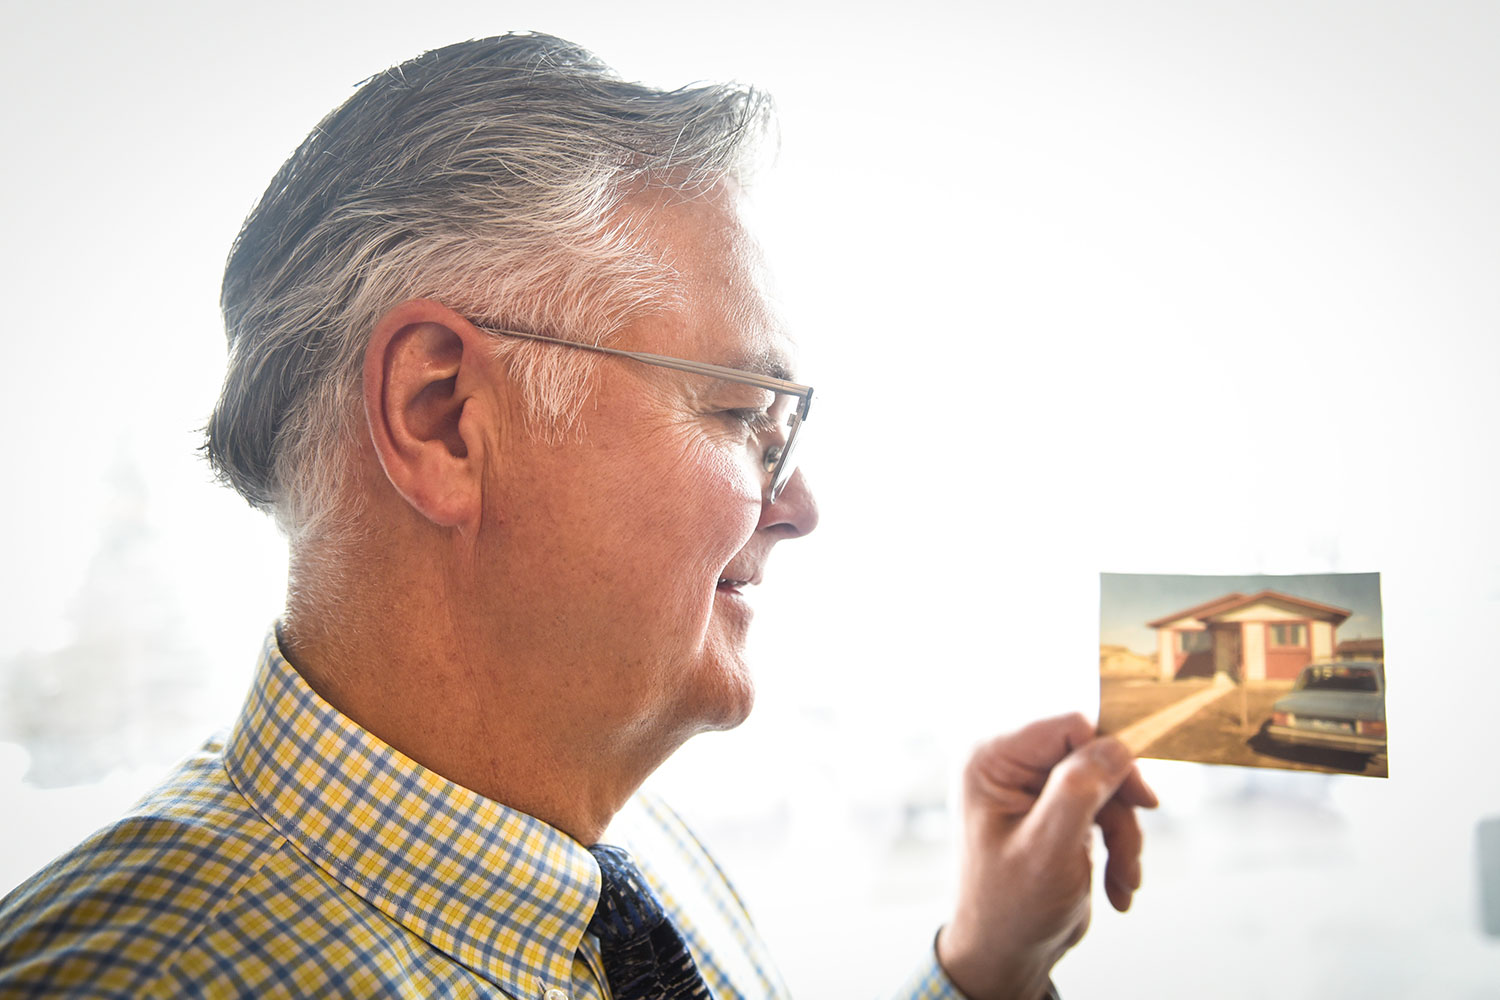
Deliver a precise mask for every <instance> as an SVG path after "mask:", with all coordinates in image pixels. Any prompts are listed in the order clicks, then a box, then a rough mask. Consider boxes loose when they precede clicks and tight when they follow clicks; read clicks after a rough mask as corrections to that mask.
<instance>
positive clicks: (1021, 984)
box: [937, 715, 1156, 1000]
mask: <svg viewBox="0 0 1500 1000" xmlns="http://www.w3.org/2000/svg"><path fill="white" fill-rule="evenodd" d="M1137 806H1140V807H1144V808H1148V809H1149V808H1154V807H1155V806H1156V795H1155V794H1154V793H1153V792H1152V791H1151V789H1149V788H1148V787H1146V783H1145V782H1144V781H1143V780H1142V779H1141V775H1140V772H1139V771H1137V770H1136V767H1135V760H1134V758H1133V757H1132V756H1131V753H1130V751H1129V750H1127V749H1126V748H1125V745H1124V744H1123V743H1121V742H1120V741H1119V740H1117V739H1114V738H1113V737H1109V736H1103V737H1096V736H1095V735H1094V729H1093V727H1092V726H1091V725H1089V722H1088V720H1087V719H1085V718H1084V717H1083V716H1081V715H1068V716H1063V717H1061V718H1056V719H1047V720H1045V721H1042V722H1034V723H1032V724H1031V725H1029V726H1027V727H1026V728H1025V729H1022V730H1021V731H1019V732H1016V733H1011V734H1009V735H1006V736H1000V737H997V738H995V739H993V740H991V741H990V742H988V743H985V744H984V745H982V746H980V747H979V748H978V749H977V750H975V751H974V756H973V757H971V758H970V760H969V765H968V767H967V768H966V769H965V771H964V803H963V819H964V850H963V870H962V879H961V882H960V885H959V899H958V909H957V911H956V912H955V913H954V916H953V919H952V921H951V922H949V924H948V925H947V926H946V927H944V928H943V930H942V931H941V932H940V933H939V935H938V941H937V952H938V961H939V963H940V964H941V965H942V967H943V969H944V971H946V972H947V973H948V976H949V978H951V979H952V980H953V983H954V985H956V986H957V987H958V988H959V989H960V990H962V991H963V993H964V994H965V995H967V996H968V997H970V998H971V1000H1012V998H1013V1000H1039V998H1040V997H1042V996H1043V995H1044V994H1045V993H1046V989H1047V978H1048V975H1049V973H1050V972H1051V970H1052V966H1053V965H1054V964H1055V963H1056V962H1057V960H1058V959H1059V958H1061V957H1062V954H1063V952H1065V951H1067V950H1068V949H1069V948H1071V947H1072V946H1073V945H1075V944H1077V943H1078V940H1079V939H1080V938H1082V937H1083V932H1084V931H1085V930H1087V929H1088V924H1089V888H1090V881H1091V876H1092V872H1093V865H1092V862H1091V860H1090V853H1091V851H1090V848H1091V847H1092V845H1093V826H1094V824H1095V823H1098V824H1099V826H1100V827H1101V828H1102V829H1103V831H1104V844H1105V847H1106V848H1107V849H1108V851H1109V860H1108V861H1107V862H1106V863H1105V866H1104V890H1105V893H1106V894H1107V895H1108V896H1109V901H1110V903H1111V904H1112V905H1113V906H1114V908H1115V909H1117V910H1119V911H1121V912H1122V913H1123V912H1124V911H1125V910H1127V909H1129V908H1130V899H1131V896H1133V895H1134V893H1135V890H1136V889H1138V888H1140V885H1141V828H1140V824H1139V823H1137V822H1136V817H1135V808H1136V807H1137Z"/></svg>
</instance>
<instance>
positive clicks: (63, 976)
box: [0, 740, 287, 997]
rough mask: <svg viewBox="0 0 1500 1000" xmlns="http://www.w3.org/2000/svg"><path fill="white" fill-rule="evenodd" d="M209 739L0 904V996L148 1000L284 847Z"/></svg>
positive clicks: (279, 837) (215, 745) (219, 748)
mask: <svg viewBox="0 0 1500 1000" xmlns="http://www.w3.org/2000/svg"><path fill="white" fill-rule="evenodd" d="M221 751H222V743H221V742H220V741H218V740H212V741H210V742H209V743H208V744H206V745H205V746H204V747H203V748H202V749H201V750H200V751H199V752H198V753H196V754H195V755H194V756H192V757H191V758H189V759H188V760H187V761H185V762H184V763H183V764H182V765H181V766H180V767H179V768H178V770H177V771H176V772H174V773H173V774H172V775H171V777H169V778H168V780H167V781H166V782H165V783H164V784H162V785H161V786H160V787H158V788H157V789H156V790H155V791H154V792H152V793H151V794H149V795H148V796H147V797H146V798H145V799H143V800H142V801H141V802H140V803H138V804H137V805H136V806H135V807H134V808H133V809H132V810H131V811H130V812H129V813H128V814H126V815H125V816H124V817H123V818H121V819H119V820H117V821H115V822H114V823H111V824H110V825H109V826H106V827H104V828H103V829H101V830H99V831H98V832H97V833H95V834H94V835H93V836H91V837H89V838H88V839H87V840H85V841H84V842H83V843H81V844H79V845H78V846H77V847H75V848H73V849H72V850H71V851H69V852H67V853H66V854H64V855H62V856H61V857H59V858H58V859H57V860H55V861H53V862H52V863H51V864H49V865H48V866H47V867H45V868H43V869H42V870H41V871H39V872H37V873H36V874H35V875H33V876H32V877H31V878H30V879H28V880H27V881H26V882H24V883H22V884H21V885H20V886H19V887H18V888H17V889H16V890H15V891H14V892H12V893H11V894H10V895H9V896H7V897H6V898H5V899H4V900H0V994H6V995H10V994H8V990H9V989H11V988H13V987H16V988H22V990H23V993H24V995H26V996H47V995H67V996H101V997H103V996H110V997H116V996H126V997H144V996H153V995H155V992H154V991H155V990H156V988H157V985H156V984H158V983H161V982H162V981H163V977H165V976H166V975H167V974H168V973H169V972H170V971H171V969H172V967H173V965H174V964H175V963H176V961H177V960H178V959H179V958H180V956H181V955H182V954H183V953H184V951H186V950H187V949H189V948H191V947H192V945H193V943H194V941H195V940H196V938H197V937H198V936H199V935H200V934H201V933H202V932H203V930H204V929H205V928H207V927H210V926H212V925H213V923H214V921H215V919H216V917H217V916H218V915H219V914H221V913H222V912H223V911H224V910H225V908H226V907H228V906H230V905H232V904H233V902H234V901H235V900H236V898H237V897H238V896H239V894H240V893H241V892H242V890H243V888H244V886H245V885H246V883H247V882H248V881H249V880H250V879H251V878H252V877H253V876H254V875H255V874H256V873H257V872H258V871H259V870H260V869H261V868H262V867H263V866H264V865H265V864H266V863H267V862H268V861H269V860H270V859H271V858H272V857H274V856H275V855H276V854H277V853H279V851H280V850H281V849H283V848H285V847H286V846H287V845H286V842H285V840H284V839H283V838H282V837H281V836H280V834H278V833H277V832H276V831H275V830H274V829H273V828H272V827H271V826H270V825H268V824H267V823H266V822H265V821H264V820H263V819H262V818H261V817H260V816H259V815H258V814H257V813H256V812H255V810H254V809H253V808H252V807H251V806H250V805H249V803H248V802H246V801H245V798H244V797H243V796H242V795H241V794H240V793H239V791H238V789H237V788H235V786H234V784H233V782H232V781H231V780H230V778H229V776H228V774H227V773H226V772H225V770H224V764H223V758H222V756H221Z"/></svg>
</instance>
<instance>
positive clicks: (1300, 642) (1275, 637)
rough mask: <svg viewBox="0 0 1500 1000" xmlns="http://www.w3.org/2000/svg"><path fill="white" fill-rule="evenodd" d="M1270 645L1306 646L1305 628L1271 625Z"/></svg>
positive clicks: (1300, 625) (1298, 625)
mask: <svg viewBox="0 0 1500 1000" xmlns="http://www.w3.org/2000/svg"><path fill="white" fill-rule="evenodd" d="M1271 645H1273V646H1306V645H1307V626H1306V625H1302V624H1297V625H1272V626H1271Z"/></svg>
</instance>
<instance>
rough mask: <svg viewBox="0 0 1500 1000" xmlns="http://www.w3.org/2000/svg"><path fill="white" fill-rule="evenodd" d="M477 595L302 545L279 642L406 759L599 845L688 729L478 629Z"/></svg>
mask: <svg viewBox="0 0 1500 1000" xmlns="http://www.w3.org/2000/svg"><path fill="white" fill-rule="evenodd" d="M372 580H379V581H382V583H381V584H379V585H375V586H371V585H370V584H369V581H372ZM345 581H358V582H359V591H360V592H359V593H349V589H350V588H348V587H342V586H340V584H341V583H342V582H345ZM435 583H436V584H437V585H434V584H435ZM471 598H472V595H465V594H462V593H455V592H454V591H453V588H452V587H450V586H445V585H442V584H441V582H439V581H433V580H431V579H428V580H423V581H416V580H413V579H410V578H405V577H403V576H402V575H401V574H400V573H399V572H398V571H397V568H396V567H392V566H390V565H382V566H370V567H359V566H356V567H347V568H346V571H343V572H337V573H333V572H329V571H328V567H318V566H317V564H316V562H315V561H309V560H306V559H298V558H296V557H295V556H294V558H293V571H292V579H291V586H290V588H289V597H288V601H287V609H286V614H285V617H284V619H283V623H282V626H281V629H280V637H281V649H282V653H283V654H284V655H285V656H286V658H287V660H288V661H289V662H290V663H291V664H292V665H293V666H294V667H295V668H296V669H297V671H298V673H300V674H301V675H302V677H303V678H304V679H305V680H306V681H307V682H308V684H309V685H310V686H311V687H312V688H313V690H314V691H316V692H317V693H318V694H319V695H320V696H321V697H322V698H323V699H324V700H325V701H327V702H329V703H330V704H331V705H333V706H334V707H335V708H337V709H338V710H339V711H340V712H342V713H343V714H344V715H346V716H348V717H349V718H350V719H352V720H353V721H354V722H355V723H357V724H358V725H359V726H361V727H362V728H364V729H365V730H367V731H368V732H370V733H372V734H373V735H375V736H376V737H377V738H379V739H380V740H382V741H383V742H385V743H387V744H389V745H390V746H391V747H393V748H394V749H396V750H398V751H400V752H401V753H403V754H405V755H406V756H408V757H410V758H411V759H412V760H414V761H416V762H417V763H419V764H421V765H423V766H424V767H426V768H428V769H429V770H431V771H434V772H436V773H437V774H440V775H442V776H443V777H444V778H447V779H448V780H450V781H453V782H455V783H456V784H459V785H463V786H464V787H466V788H468V789H470V790H472V791H474V792H477V793H478V794H480V795H483V796H485V797H486V798H489V799H492V800H494V801H496V802H500V803H502V804H504V805H506V806H508V807H510V808H512V809H516V810H519V811H521V812H524V813H526V814H528V815H531V816H534V817H536V818H537V819H539V820H542V821H543V822H545V823H548V824H549V825H551V826H553V827H556V828H557V829H559V830H561V831H562V832H564V833H566V834H568V835H569V836H571V837H573V839H575V840H577V841H578V842H579V843H582V844H593V843H596V842H597V841H598V840H599V838H600V836H601V835H602V834H603V832H604V830H605V828H606V827H607V826H608V825H609V822H610V820H611V819H612V818H613V817H614V814H615V813H616V812H617V811H618V810H619V809H620V808H621V807H622V806H623V805H624V804H625V802H626V800H628V799H629V798H630V796H631V795H633V794H634V793H635V791H636V790H637V789H638V788H639V787H640V785H641V784H642V783H643V782H644V781H645V780H646V778H647V777H649V776H650V774H651V772H652V771H654V770H655V769H656V768H657V767H658V766H659V765H660V764H661V763H662V762H663V761H665V760H666V758H667V757H668V756H670V755H671V753H672V752H673V751H675V750H676V749H677V747H678V746H679V745H680V744H681V743H682V742H683V740H684V739H686V738H687V736H688V735H690V734H687V733H683V734H680V735H675V734H670V733H669V734H666V735H663V734H662V733H661V732H659V731H658V729H659V727H657V726H653V725H649V724H645V723H643V722H642V721H641V720H634V722H631V723H627V724H619V725H615V724H611V720H616V719H617V716H615V715H614V714H612V713H611V711H610V706H609V705H608V703H607V700H606V699H607V694H608V692H603V691H600V690H599V689H598V686H597V685H596V684H594V683H592V681H591V674H592V671H589V670H569V669H568V666H567V665H563V666H558V665H556V664H549V663H538V662H528V661H527V660H525V659H523V658H511V659H506V658H503V657H500V656H497V655H493V654H491V653H490V652H489V651H488V649H487V648H486V646H485V645H484V644H480V643H475V642H473V641H470V640H471V636H470V634H469V633H468V632H466V630H465V629H464V628H463V623H462V620H461V616H460V615H459V614H457V613H455V612H454V610H453V609H455V608H465V607H472V606H475V605H473V604H466V603H464V602H465V601H466V599H471ZM434 623H436V625H434Z"/></svg>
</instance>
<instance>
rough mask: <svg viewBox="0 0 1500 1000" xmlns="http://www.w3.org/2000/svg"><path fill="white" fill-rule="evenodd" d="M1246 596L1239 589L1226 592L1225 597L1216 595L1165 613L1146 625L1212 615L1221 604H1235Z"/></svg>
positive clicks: (1150, 625) (1148, 626) (1159, 625)
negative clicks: (1230, 592) (1170, 612)
mask: <svg viewBox="0 0 1500 1000" xmlns="http://www.w3.org/2000/svg"><path fill="white" fill-rule="evenodd" d="M1244 597H1245V595H1244V594H1241V593H1240V592H1238V591H1236V592H1234V593H1233V594H1225V595H1224V596H1223V597H1215V598H1214V599H1213V600H1211V601H1204V602H1203V603H1202V604H1195V605H1193V606H1192V607H1190V608H1183V609H1182V610H1181V611H1175V612H1173V613H1172V614H1170V615H1164V616H1163V617H1161V618H1158V619H1156V621H1154V622H1147V623H1146V627H1147V628H1161V627H1162V626H1163V625H1166V624H1167V623H1169V622H1175V621H1177V620H1178V619H1179V618H1201V617H1203V616H1204V615H1211V614H1213V613H1214V612H1215V611H1217V610H1218V608H1219V606H1220V605H1229V604H1233V603H1234V602H1235V601H1240V600H1243V599H1244Z"/></svg>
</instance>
